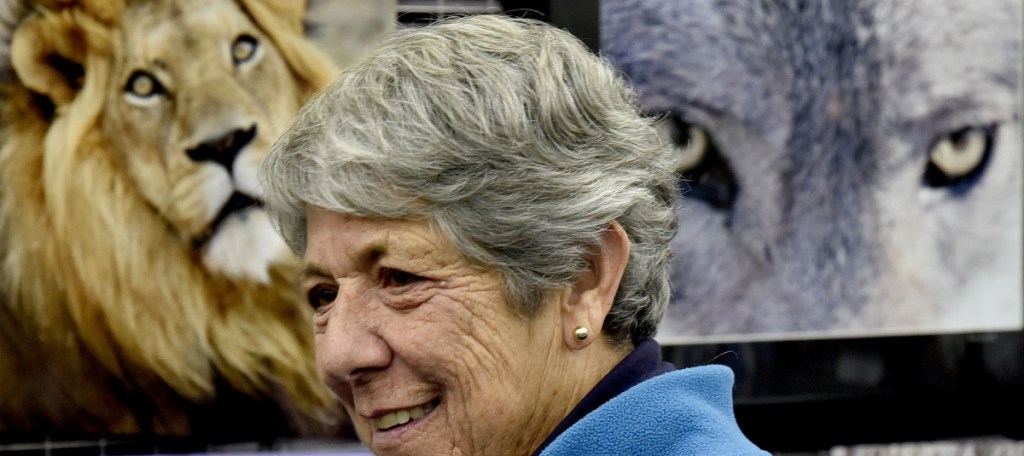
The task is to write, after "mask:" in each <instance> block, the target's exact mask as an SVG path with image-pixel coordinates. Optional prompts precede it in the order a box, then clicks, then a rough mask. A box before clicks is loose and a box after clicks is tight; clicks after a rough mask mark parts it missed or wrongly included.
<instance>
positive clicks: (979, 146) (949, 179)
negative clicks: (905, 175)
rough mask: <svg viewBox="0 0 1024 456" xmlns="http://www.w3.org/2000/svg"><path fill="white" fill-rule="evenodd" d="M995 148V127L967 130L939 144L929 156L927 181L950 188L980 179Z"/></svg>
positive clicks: (953, 134) (936, 144)
mask: <svg viewBox="0 0 1024 456" xmlns="http://www.w3.org/2000/svg"><path fill="white" fill-rule="evenodd" d="M991 149H992V128H991V127H966V128H962V129H960V130H957V131H954V132H952V133H949V134H947V135H945V136H943V137H941V138H939V140H938V141H936V142H935V145H934V146H932V149H931V151H929V153H928V165H927V167H926V168H925V173H924V182H925V184H927V185H928V186H931V187H947V186H950V185H954V184H957V183H960V182H964V181H967V180H971V179H974V178H976V177H977V176H979V175H980V174H981V172H982V170H983V169H984V168H985V164H986V163H987V162H988V158H989V155H990V154H991Z"/></svg>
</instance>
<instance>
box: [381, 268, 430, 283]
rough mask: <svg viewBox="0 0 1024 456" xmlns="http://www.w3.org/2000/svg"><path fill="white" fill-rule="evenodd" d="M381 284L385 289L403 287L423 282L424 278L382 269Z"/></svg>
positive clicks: (399, 271)
mask: <svg viewBox="0 0 1024 456" xmlns="http://www.w3.org/2000/svg"><path fill="white" fill-rule="evenodd" d="M380 276H381V277H380V278H381V284H382V285H383V286H385V287H403V286H406V285H412V284H414V283H416V282H419V281H422V280H425V278H424V277H421V276H418V275H416V274H412V273H409V272H405V271H402V270H399V269H391V268H383V269H381V271H380Z"/></svg>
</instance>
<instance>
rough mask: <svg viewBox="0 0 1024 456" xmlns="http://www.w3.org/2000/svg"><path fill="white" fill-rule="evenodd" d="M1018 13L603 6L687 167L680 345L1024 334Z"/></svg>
mask: <svg viewBox="0 0 1024 456" xmlns="http://www.w3.org/2000/svg"><path fill="white" fill-rule="evenodd" d="M1020 43H1021V2H1019V1H1016V0H984V1H972V2H963V1H959V0H929V1H895V0H884V1H874V0H860V1H846V0H823V1H817V0H814V1H799V0H793V1H784V0H778V1H758V2H753V1H747V0H736V1H686V2H680V1H675V0H604V1H603V2H602V10H601V53H602V54H603V55H604V56H606V57H607V58H608V59H610V60H611V61H612V63H613V64H615V65H616V66H617V67H618V68H619V69H620V70H621V71H622V72H623V73H624V75H625V76H626V77H627V78H628V79H629V81H630V82H631V84H633V86H634V87H635V88H636V89H637V91H638V92H639V94H640V104H641V105H642V107H643V109H645V110H646V111H647V112H648V113H650V115H652V116H655V117H657V118H658V119H659V122H660V126H661V128H662V130H663V132H664V137H665V138H666V139H667V140H669V141H672V142H673V143H674V144H675V146H676V150H677V152H678V161H677V172H678V175H679V176H680V178H681V179H680V192H681V194H682V197H683V204H682V207H681V210H680V212H679V222H680V232H679V235H678V236H677V238H676V239H675V241H674V253H675V258H674V263H673V272H672V274H673V276H672V280H673V287H674V289H673V299H672V303H671V305H670V307H669V310H668V315H667V317H666V319H665V321H664V323H663V326H662V328H661V331H660V333H659V335H660V337H661V339H662V340H663V341H670V342H684V343H685V342H686V341H709V340H713V339H722V340H751V339H765V340H770V339H780V338H813V337H854V336H873V335H905V334H935V333H952V332H973V331H1000V330H1016V329H1020V328H1021V325H1022V318H1024V308H1022V304H1021V301H1022V290H1021V287H1022V285H1021V277H1022V266H1021V264H1022V248H1021V239H1022V226H1021V223H1022V222H1021V213H1022V209H1021V206H1022V198H1021V194H1022V176H1021V171H1022V169H1021V166H1022V161H1021V154H1022V151H1021V148H1022V145H1021V120H1020V111H1021V92H1020V86H1021V49H1020Z"/></svg>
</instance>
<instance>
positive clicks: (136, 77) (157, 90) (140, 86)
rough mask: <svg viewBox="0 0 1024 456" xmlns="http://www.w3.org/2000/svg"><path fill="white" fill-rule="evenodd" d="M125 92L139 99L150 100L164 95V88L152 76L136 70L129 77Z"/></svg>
mask: <svg viewBox="0 0 1024 456" xmlns="http://www.w3.org/2000/svg"><path fill="white" fill-rule="evenodd" d="M124 91H125V93H128V94H131V95H133V96H136V97H138V98H149V97H153V96H156V95H159V94H162V93H164V87H163V86H162V85H160V82H159V81H157V80H156V77H155V76H153V75H152V74H150V73H148V72H146V71H142V70H136V71H135V72H133V73H132V75H131V76H129V77H128V82H126V83H125V85H124Z"/></svg>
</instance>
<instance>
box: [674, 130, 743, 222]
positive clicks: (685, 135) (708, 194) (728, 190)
mask: <svg viewBox="0 0 1024 456" xmlns="http://www.w3.org/2000/svg"><path fill="white" fill-rule="evenodd" d="M656 126H657V128H658V132H659V133H660V134H661V136H662V138H664V139H665V140H666V141H668V143H669V144H671V145H673V150H674V152H675V171H676V174H677V175H679V177H680V178H682V179H683V183H682V184H681V186H682V187H683V192H684V196H685V197H690V198H697V199H699V200H702V201H704V202H705V203H707V204H709V205H710V206H712V207H714V208H716V209H720V210H726V209H729V208H731V207H732V205H733V202H734V201H735V200H736V194H737V193H738V192H739V185H737V183H736V176H735V175H734V174H733V171H732V168H731V167H730V166H729V163H728V162H727V161H726V160H725V157H723V156H722V155H721V153H720V152H719V151H718V148H717V147H716V146H715V144H714V142H712V141H711V138H710V136H709V135H708V133H707V131H706V130H704V129H703V128H701V127H698V126H696V125H693V124H690V123H688V122H686V121H684V120H682V119H680V118H679V116H677V115H675V114H673V113H668V114H667V115H663V116H662V117H661V119H660V120H659V121H658V122H657V123H656Z"/></svg>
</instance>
